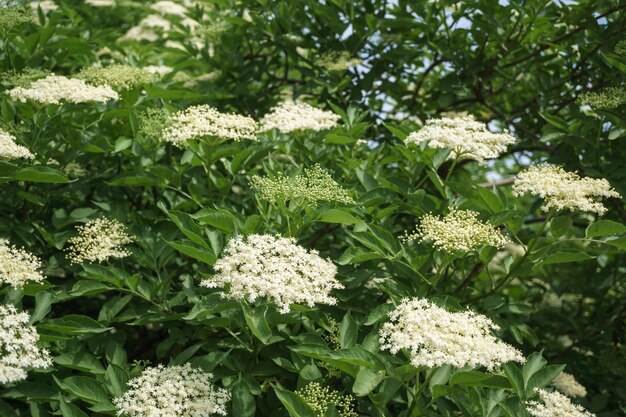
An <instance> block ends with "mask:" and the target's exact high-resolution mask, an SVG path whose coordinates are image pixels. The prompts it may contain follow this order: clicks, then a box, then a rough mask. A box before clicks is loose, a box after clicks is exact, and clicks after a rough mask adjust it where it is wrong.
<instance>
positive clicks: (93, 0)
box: [85, 0, 116, 7]
mask: <svg viewBox="0 0 626 417" xmlns="http://www.w3.org/2000/svg"><path fill="white" fill-rule="evenodd" d="M115 1H116V0H85V4H87V5H89V6H93V7H111V6H114V5H115Z"/></svg>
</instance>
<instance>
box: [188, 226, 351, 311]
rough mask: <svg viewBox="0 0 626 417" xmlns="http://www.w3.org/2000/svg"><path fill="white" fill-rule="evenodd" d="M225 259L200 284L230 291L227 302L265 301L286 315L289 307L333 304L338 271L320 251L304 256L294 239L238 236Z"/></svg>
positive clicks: (230, 245)
mask: <svg viewBox="0 0 626 417" xmlns="http://www.w3.org/2000/svg"><path fill="white" fill-rule="evenodd" d="M224 253H225V255H223V256H222V257H221V258H220V259H218V261H217V262H216V263H215V265H214V266H213V267H214V268H215V270H216V271H217V274H216V275H215V276H213V277H212V278H211V279H208V280H204V281H202V282H201V283H200V285H202V286H204V287H209V288H216V287H222V288H224V287H228V293H226V294H224V297H225V298H232V299H239V300H245V299H247V300H248V301H249V302H251V303H252V302H254V301H255V300H256V299H257V298H261V297H264V298H267V299H269V300H271V301H272V302H274V303H275V304H276V305H278V306H279V307H280V311H281V312H282V313H287V312H289V306H290V305H291V304H302V303H303V304H306V305H308V306H309V307H313V306H314V305H315V304H316V303H320V304H330V305H334V304H335V303H336V301H337V300H336V299H335V298H334V297H332V296H331V294H330V293H331V291H332V290H333V289H341V288H343V285H342V284H341V283H340V282H339V281H337V279H336V278H335V275H336V274H337V267H336V266H335V265H334V264H333V263H332V262H331V261H330V260H327V259H323V258H321V257H320V256H319V254H318V252H317V251H315V250H311V251H310V252H308V251H307V250H306V249H305V248H303V247H302V246H299V245H297V244H296V240H295V239H294V238H285V237H280V236H274V235H250V236H248V237H247V238H243V237H241V236H238V237H236V238H234V239H232V240H230V241H229V242H228V245H227V246H226V248H225V249H224Z"/></svg>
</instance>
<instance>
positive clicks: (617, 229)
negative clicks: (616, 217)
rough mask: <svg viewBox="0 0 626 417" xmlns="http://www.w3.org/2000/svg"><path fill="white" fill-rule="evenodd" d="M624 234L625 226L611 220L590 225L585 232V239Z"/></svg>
mask: <svg viewBox="0 0 626 417" xmlns="http://www.w3.org/2000/svg"><path fill="white" fill-rule="evenodd" d="M620 233H626V225H623V224H621V223H618V222H614V221H613V220H598V221H595V222H593V223H591V224H590V225H589V226H588V227H587V230H586V232H585V235H586V236H587V237H600V236H611V235H618V234H620Z"/></svg>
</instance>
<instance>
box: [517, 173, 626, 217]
mask: <svg viewBox="0 0 626 417" xmlns="http://www.w3.org/2000/svg"><path fill="white" fill-rule="evenodd" d="M526 193H530V194H532V195H536V196H539V197H541V198H543V199H544V202H543V205H542V206H541V209H542V210H543V211H550V210H571V211H577V210H580V211H586V212H594V213H598V214H604V212H606V208H605V207H604V205H602V203H601V202H599V201H597V199H598V198H599V197H605V198H610V197H614V198H619V197H620V195H619V193H618V192H617V191H615V190H614V189H612V188H611V185H610V184H609V182H608V181H607V180H606V179H604V178H599V179H596V178H588V177H580V176H579V175H578V174H576V173H574V172H567V171H565V170H564V169H563V168H561V167H560V166H555V165H547V164H539V165H533V166H531V167H529V168H527V169H526V170H525V171H522V172H520V173H518V174H517V176H516V177H515V181H514V182H513V195H515V196H516V197H519V196H521V195H523V194H526Z"/></svg>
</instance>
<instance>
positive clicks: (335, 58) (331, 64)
mask: <svg viewBox="0 0 626 417" xmlns="http://www.w3.org/2000/svg"><path fill="white" fill-rule="evenodd" d="M361 62H363V61H362V60H361V59H359V58H353V57H352V56H351V55H350V52H348V51H342V52H338V51H331V52H326V53H324V54H322V55H321V56H320V57H319V58H318V59H317V61H316V62H315V63H316V64H317V65H319V66H320V67H322V68H325V69H326V70H328V71H330V72H341V71H345V70H347V69H349V68H352V67H355V66H357V65H359V64H360V63H361Z"/></svg>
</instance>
